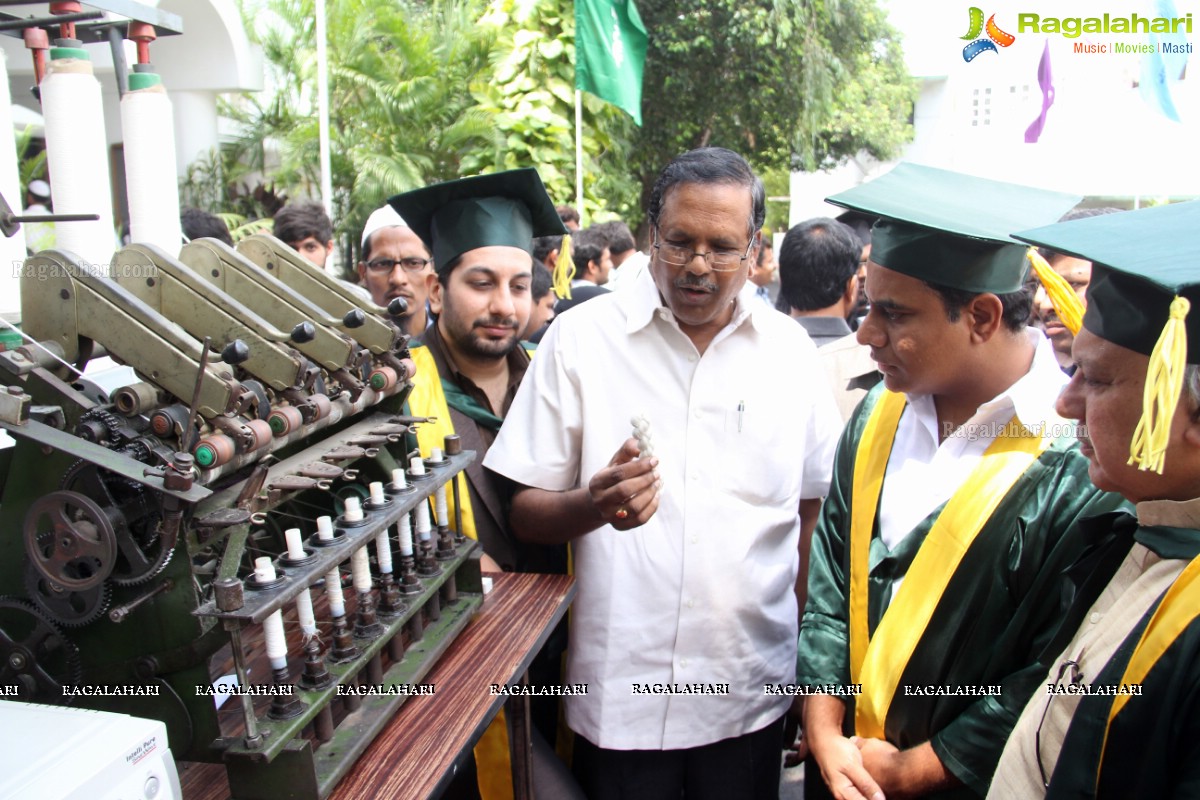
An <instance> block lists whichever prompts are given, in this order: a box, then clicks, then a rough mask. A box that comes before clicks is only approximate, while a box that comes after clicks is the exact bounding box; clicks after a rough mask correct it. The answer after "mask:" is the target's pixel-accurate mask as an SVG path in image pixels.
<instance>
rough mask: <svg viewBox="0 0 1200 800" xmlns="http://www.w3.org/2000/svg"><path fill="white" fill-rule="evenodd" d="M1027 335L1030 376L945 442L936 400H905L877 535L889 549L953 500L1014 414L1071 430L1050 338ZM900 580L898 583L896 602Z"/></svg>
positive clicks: (1054, 431)
mask: <svg viewBox="0 0 1200 800" xmlns="http://www.w3.org/2000/svg"><path fill="white" fill-rule="evenodd" d="M1025 334H1026V336H1028V337H1029V341H1030V343H1031V344H1033V345H1034V346H1035V348H1036V349H1035V350H1034V354H1033V362H1032V363H1031V364H1030V366H1029V371H1028V372H1026V373H1025V375H1024V376H1022V377H1021V378H1020V379H1019V380H1018V381H1017V382H1016V383H1014V384H1013V385H1012V386H1010V387H1008V389H1007V390H1005V391H1004V392H1002V393H1001V394H999V395H998V396H996V397H995V398H993V399H992V400H989V401H988V402H986V403H984V404H983V405H981V406H980V407H979V409H978V410H977V411H976V412H975V414H974V416H972V417H971V419H969V420H968V421H967V422H966V424H964V425H963V426H962V427H961V428H959V429H958V430H957V431H955V432H953V433H951V434H950V435H949V436H947V437H945V439H944V440H942V441H941V442H939V441H938V440H939V436H938V419H937V409H936V408H935V407H934V402H933V397H932V396H931V395H926V394H910V395H908V405H907V406H905V408H904V413H903V414H902V415H901V417H900V424H899V425H898V426H897V428H896V439H895V442H894V443H893V445H892V454H891V457H890V458H889V459H888V465H887V472H886V473H885V477H884V481H883V490H882V491H881V493H880V497H879V533H880V537H881V538H882V539H883V543H884V544H885V545H887V547H888V549H889V550H894V549H895V548H896V546H897V545H898V544H900V542H901V541H902V540H903V539H904V537H906V536H908V535H909V534H910V533H911V532H912V530H913V529H914V528H915V527H917V525H919V524H920V523H921V521H922V520H923V519H925V518H926V517H927V516H929V515H930V514H931V513H933V511H934V510H935V509H936V508H937V507H938V506H940V505H942V504H943V503H945V502H946V501H947V500H949V499H950V497H951V495H953V494H954V492H956V491H957V490H958V487H959V486H961V485H962V484H963V482H964V481H965V480H966V479H967V478H968V477H969V476H970V474H971V471H972V470H974V469H975V467H976V466H977V465H978V464H979V461H980V459H982V458H983V453H984V451H986V450H987V449H988V447H989V446H990V445H991V444H992V442H993V441H995V439H996V434H997V433H998V432H999V431H1000V430H1001V429H1003V427H1004V425H1005V424H1006V423H1007V422H1008V421H1009V420H1010V419H1012V417H1013V415H1014V414H1015V415H1016V416H1017V419H1018V421H1019V422H1021V423H1022V424H1024V425H1026V426H1028V427H1029V428H1031V429H1034V430H1041V432H1042V435H1043V436H1050V437H1057V436H1060V435H1062V434H1063V431H1064V430H1066V429H1067V426H1068V425H1069V423H1067V422H1066V421H1065V420H1063V419H1062V418H1061V417H1059V416H1058V414H1057V413H1056V412H1055V411H1054V403H1055V401H1056V400H1057V399H1058V395H1059V393H1060V392H1061V391H1062V388H1063V387H1064V386H1065V385H1066V383H1067V380H1068V378H1067V376H1066V375H1065V374H1063V371H1062V370H1061V369H1059V367H1058V361H1057V359H1055V357H1054V348H1053V347H1051V345H1050V341H1049V340H1048V339H1046V337H1044V336H1042V334H1041V332H1040V331H1038V330H1036V329H1035V328H1026V330H1025ZM1038 426H1040V427H1038ZM901 583H902V581H896V582H895V583H894V584H893V586H892V596H893V597H895V594H896V592H897V591H899V589H900V584H901ZM889 602H890V600H889Z"/></svg>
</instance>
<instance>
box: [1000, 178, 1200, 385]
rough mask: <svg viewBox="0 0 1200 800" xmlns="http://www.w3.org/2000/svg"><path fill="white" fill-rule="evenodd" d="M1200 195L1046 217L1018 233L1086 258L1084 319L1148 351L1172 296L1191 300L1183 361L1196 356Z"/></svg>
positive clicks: (1199, 354) (1199, 356)
mask: <svg viewBox="0 0 1200 800" xmlns="http://www.w3.org/2000/svg"><path fill="white" fill-rule="evenodd" d="M1198 227H1200V201H1196V200H1193V201H1191V202H1188V203H1175V204H1172V205H1166V206H1155V207H1153V208H1144V209H1140V210H1138V211H1124V212H1121V213H1120V214H1108V215H1105V216H1099V217H1089V218H1087V219H1079V220H1074V221H1072V222H1063V223H1059V224H1057V225H1048V226H1046V227H1044V228H1036V229H1034V230H1028V231H1021V232H1020V233H1016V234H1014V236H1015V237H1016V238H1017V239H1020V240H1021V241H1025V242H1029V243H1031V244H1036V245H1039V246H1041V247H1046V248H1049V249H1051V250H1053V251H1054V252H1056V253H1062V254H1063V255H1068V256H1074V257H1075V258H1082V259H1085V260H1087V261H1091V262H1092V280H1091V283H1090V284H1088V289H1087V312H1086V313H1085V314H1084V315H1083V326H1084V327H1085V328H1087V329H1088V330H1089V331H1091V332H1092V333H1094V334H1095V335H1097V336H1099V337H1101V338H1103V339H1107V340H1108V341H1110V342H1113V343H1114V344H1119V345H1121V346H1122V347H1126V348H1128V349H1130V350H1133V351H1135V352H1138V353H1141V354H1143V355H1147V356H1148V355H1150V354H1151V353H1152V352H1153V350H1154V345H1155V343H1156V342H1157V341H1158V338H1159V336H1160V335H1161V334H1162V331H1163V327H1164V326H1165V325H1166V323H1167V319H1168V317H1169V314H1170V306H1171V301H1172V300H1174V299H1175V298H1176V297H1186V298H1187V299H1188V301H1189V302H1190V303H1191V304H1192V313H1190V314H1189V315H1188V317H1187V319H1186V320H1185V322H1184V324H1185V327H1186V329H1187V345H1188V349H1187V352H1188V355H1187V360H1188V363H1189V364H1196V363H1200V306H1197V304H1198V303H1200V236H1197V235H1196V230H1197V228H1198Z"/></svg>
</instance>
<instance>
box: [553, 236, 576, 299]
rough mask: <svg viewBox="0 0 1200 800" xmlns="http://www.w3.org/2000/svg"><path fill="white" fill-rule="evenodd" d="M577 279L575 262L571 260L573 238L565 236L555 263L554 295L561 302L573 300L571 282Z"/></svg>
mask: <svg viewBox="0 0 1200 800" xmlns="http://www.w3.org/2000/svg"><path fill="white" fill-rule="evenodd" d="M574 279H575V261H574V260H573V259H572V258H571V237H570V236H564V237H563V238H562V244H561V245H559V248H558V260H557V261H555V262H554V293H555V294H556V295H558V297H559V299H561V300H570V299H571V281H572V280H574Z"/></svg>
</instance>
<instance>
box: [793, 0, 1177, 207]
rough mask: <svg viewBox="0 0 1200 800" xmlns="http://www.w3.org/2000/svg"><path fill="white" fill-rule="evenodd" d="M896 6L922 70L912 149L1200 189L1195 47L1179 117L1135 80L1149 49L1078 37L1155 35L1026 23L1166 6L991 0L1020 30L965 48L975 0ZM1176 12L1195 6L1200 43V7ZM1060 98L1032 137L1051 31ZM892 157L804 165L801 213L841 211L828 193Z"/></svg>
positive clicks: (895, 15) (1130, 192) (912, 57)
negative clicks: (1155, 103) (1089, 48)
mask: <svg viewBox="0 0 1200 800" xmlns="http://www.w3.org/2000/svg"><path fill="white" fill-rule="evenodd" d="M884 5H885V6H886V7H888V9H889V18H890V19H891V20H892V23H893V24H894V25H896V26H897V27H898V28H899V29H900V30H901V32H902V33H903V35H904V46H905V58H906V61H907V63H908V66H909V70H910V72H911V73H912V74H913V75H914V76H915V77H917V78H918V80H919V81H920V93H919V98H918V101H917V105H916V108H915V113H914V127H915V132H914V133H915V135H914V139H913V142H912V143H911V144H910V145H909V146H908V147H907V148H906V149H905V151H904V153H903V154H902V156H901V159H903V160H910V161H915V162H918V163H923V164H928V165H931V166H936V167H942V168H945V169H953V170H958V171H960V172H966V173H970V174H976V175H981V176H984V177H991V178H995V179H997V180H1007V181H1012V182H1015V183H1024V184H1028V185H1032V186H1041V187H1045V188H1047V189H1057V190H1061V191H1071V192H1077V193H1079V194H1084V195H1088V196H1093V197H1104V198H1121V199H1129V200H1132V201H1133V202H1135V203H1143V202H1145V201H1147V200H1156V199H1163V198H1167V197H1171V198H1181V197H1195V196H1197V195H1200V155H1197V152H1198V151H1197V149H1196V146H1195V142H1197V141H1200V71H1198V70H1200V61H1196V60H1195V59H1196V54H1195V53H1194V52H1193V54H1192V56H1191V57H1190V60H1189V64H1188V66H1189V70H1188V73H1189V75H1188V77H1186V78H1185V79H1184V80H1182V81H1179V82H1178V83H1175V84H1174V85H1173V86H1172V99H1173V101H1174V102H1175V105H1176V108H1177V109H1178V111H1179V114H1180V117H1181V122H1173V121H1171V120H1168V119H1167V118H1166V117H1164V116H1163V115H1162V114H1160V113H1159V112H1158V111H1157V110H1155V108H1154V107H1152V106H1151V105H1149V104H1147V103H1146V102H1145V101H1144V100H1143V99H1142V96H1141V94H1140V92H1139V90H1138V89H1137V88H1135V87H1134V83H1135V81H1137V80H1138V78H1139V77H1140V66H1141V56H1139V55H1131V54H1118V53H1113V52H1109V53H1104V54H1085V53H1076V52H1074V44H1075V43H1076V42H1084V43H1097V44H1107V45H1109V48H1110V50H1111V45H1112V44H1113V43H1115V42H1125V43H1138V42H1142V41H1145V39H1146V37H1145V36H1144V35H1132V34H1129V35H1121V34H1095V35H1088V34H1085V35H1083V36H1080V37H1079V38H1077V39H1069V38H1066V37H1063V36H1060V35H1057V34H1047V33H1029V32H1026V33H1021V32H1018V26H1017V14H1018V13H1020V12H1035V11H1036V13H1038V14H1039V15H1041V16H1042V17H1047V16H1057V17H1060V18H1061V17H1102V16H1103V15H1104V14H1105V13H1108V14H1109V15H1110V17H1115V16H1129V15H1130V14H1132V13H1135V12H1136V13H1138V14H1139V15H1140V16H1143V17H1154V16H1155V15H1156V13H1155V11H1154V7H1153V3H1152V2H1150V0H1134V2H1125V0H1122V1H1121V2H1118V0H1101V2H1095V0H1043V2H1040V3H1035V4H1030V5H1028V7H1026V6H1017V7H1013V6H1011V5H1008V6H1003V7H1001V6H990V7H989V6H986V5H985V4H979V3H977V5H979V6H980V7H981V8H983V10H984V13H985V14H986V15H989V16H990V15H991V14H992V13H995V14H996V22H997V24H998V25H999V26H1000V27H1001V29H1002V30H1005V31H1007V32H1009V33H1012V34H1013V35H1014V36H1016V41H1015V42H1014V43H1013V44H1012V45H1011V46H1009V47H1007V48H1001V49H999V52H996V53H991V52H987V53H983V54H981V55H979V56H978V57H976V58H975V60H973V61H971V62H970V63H968V62H966V61H964V60H963V57H962V49H963V46H964V45H966V44H967V42H966V41H964V40H963V39H961V38H960V37H961V36H962V35H963V34H964V33H965V32H966V29H967V25H968V18H967V9H968V8H969V7H970V3H961V2H957V0H956V2H947V0H934V1H933V2H918V0H890V2H884ZM1176 12H1177V14H1178V15H1179V16H1183V15H1184V14H1187V13H1188V12H1193V17H1194V20H1193V33H1191V34H1188V35H1186V39H1187V41H1188V42H1189V43H1190V44H1191V46H1192V49H1193V51H1195V50H1196V49H1197V44H1198V43H1200V9H1198V8H1197V7H1196V4H1195V3H1194V2H1191V1H1190V0H1179V1H1178V2H1177V3H1176ZM1047 42H1048V43H1049V48H1050V64H1051V71H1052V74H1053V79H1054V87H1055V99H1054V104H1053V105H1052V106H1051V108H1050V111H1049V114H1048V117H1047V121H1046V125H1045V128H1044V131H1043V134H1042V137H1041V138H1040V139H1039V141H1038V142H1037V143H1036V144H1026V143H1025V141H1024V133H1025V129H1026V127H1028V125H1029V124H1030V123H1031V122H1032V121H1033V120H1034V118H1036V117H1037V115H1038V114H1039V113H1040V111H1041V107H1042V92H1041V89H1040V87H1039V86H1038V81H1037V75H1038V64H1039V61H1040V59H1041V56H1042V52H1043V48H1044V46H1045V45H1046V43H1047ZM890 166H891V164H884V165H872V166H871V167H870V168H869V169H866V170H864V169H861V168H860V166H859V165H857V164H854V163H851V164H850V165H848V166H846V167H842V168H840V169H838V170H835V171H834V172H833V173H831V174H824V175H806V174H800V173H798V174H794V175H793V177H792V197H793V211H792V215H791V219H792V223H793V224H794V223H795V222H798V221H801V220H803V219H806V218H808V217H811V216H815V215H817V214H826V215H832V214H836V213H838V209H836V208H835V207H833V206H829V205H827V204H824V203H821V202H820V198H822V197H825V196H827V195H828V194H831V193H834V192H837V191H841V190H843V189H846V188H849V187H850V186H853V185H856V184H857V183H860V182H862V181H863V180H866V179H868V178H869V177H872V176H874V175H877V174H879V173H880V172H883V171H886V170H887V169H889V168H890Z"/></svg>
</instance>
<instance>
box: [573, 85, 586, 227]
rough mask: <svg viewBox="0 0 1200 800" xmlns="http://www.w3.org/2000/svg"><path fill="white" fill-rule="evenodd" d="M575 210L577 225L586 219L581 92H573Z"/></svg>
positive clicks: (581, 225)
mask: <svg viewBox="0 0 1200 800" xmlns="http://www.w3.org/2000/svg"><path fill="white" fill-rule="evenodd" d="M575 209H576V210H577V211H578V212H579V225H580V227H583V225H584V223H585V222H587V219H586V218H585V216H584V213H583V92H581V91H580V90H578V89H576V90H575Z"/></svg>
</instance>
